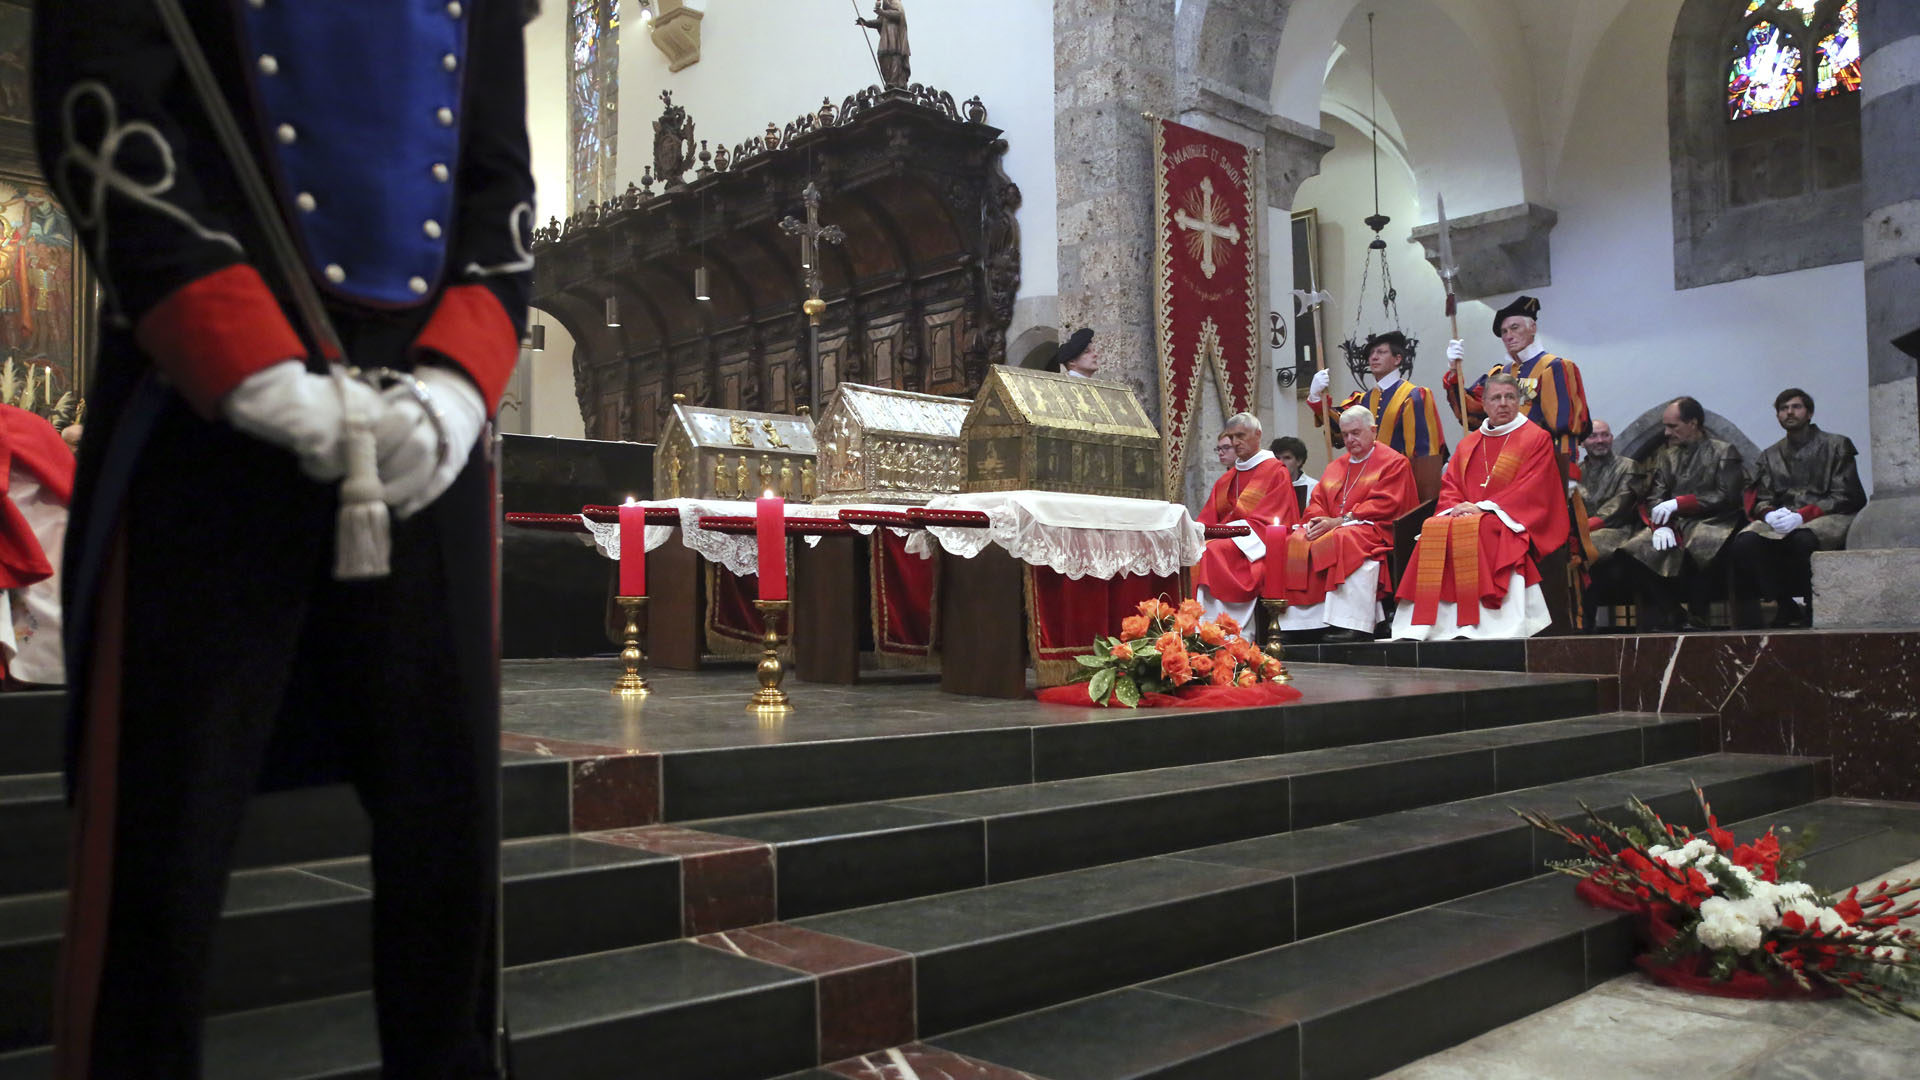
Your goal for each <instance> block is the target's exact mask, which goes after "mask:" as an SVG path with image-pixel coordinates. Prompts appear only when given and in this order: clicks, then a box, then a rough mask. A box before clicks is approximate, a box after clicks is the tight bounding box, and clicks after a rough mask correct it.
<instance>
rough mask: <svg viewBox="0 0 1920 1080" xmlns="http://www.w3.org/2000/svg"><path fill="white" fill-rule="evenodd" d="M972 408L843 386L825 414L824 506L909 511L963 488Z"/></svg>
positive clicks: (929, 397) (947, 400) (931, 397)
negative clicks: (965, 432) (963, 433)
mask: <svg viewBox="0 0 1920 1080" xmlns="http://www.w3.org/2000/svg"><path fill="white" fill-rule="evenodd" d="M972 407H973V403H972V402H970V401H965V400H962V399H960V398H949V397H938V396H935V395H933V394H914V393H909V392H907V391H905V390H889V389H885V388H883V387H878V386H861V385H859V384H858V383H841V384H840V386H839V387H838V388H837V389H835V390H834V392H833V400H832V401H830V402H828V403H827V407H826V409H825V411H823V412H822V413H821V414H820V426H819V428H818V429H817V434H818V435H819V438H820V498H819V501H821V502H829V503H853V502H859V503H910V504H913V505H916V506H917V505H919V504H920V503H923V502H926V501H927V500H928V499H931V498H933V497H934V496H936V495H951V494H953V493H955V492H957V491H959V490H961V488H962V486H963V481H964V479H965V477H964V476H963V471H964V470H963V469H962V466H963V465H964V463H965V459H964V458H963V456H962V455H961V453H960V427H961V425H962V424H963V423H965V422H966V419H967V412H968V410H970V409H971V408H972Z"/></svg>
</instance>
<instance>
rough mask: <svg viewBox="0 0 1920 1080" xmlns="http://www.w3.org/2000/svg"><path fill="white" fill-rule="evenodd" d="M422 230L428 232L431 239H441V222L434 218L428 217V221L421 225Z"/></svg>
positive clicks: (428, 237)
mask: <svg viewBox="0 0 1920 1080" xmlns="http://www.w3.org/2000/svg"><path fill="white" fill-rule="evenodd" d="M420 231H421V232H424V233H426V234H427V239H429V240H438V239H440V223H439V222H437V221H435V220H433V219H432V218H428V219H427V221H426V222H425V223H424V224H422V225H421V226H420Z"/></svg>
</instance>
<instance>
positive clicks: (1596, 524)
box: [1587, 517, 1606, 532]
mask: <svg viewBox="0 0 1920 1080" xmlns="http://www.w3.org/2000/svg"><path fill="white" fill-rule="evenodd" d="M1605 525H1606V522H1604V521H1601V520H1600V519H1599V518H1597V517H1590V518H1588V519H1587V531H1588V532H1592V531H1594V530H1595V529H1598V528H1601V527H1603V526H1605Z"/></svg>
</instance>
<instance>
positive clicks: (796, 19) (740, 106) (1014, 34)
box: [617, 0, 1059, 339]
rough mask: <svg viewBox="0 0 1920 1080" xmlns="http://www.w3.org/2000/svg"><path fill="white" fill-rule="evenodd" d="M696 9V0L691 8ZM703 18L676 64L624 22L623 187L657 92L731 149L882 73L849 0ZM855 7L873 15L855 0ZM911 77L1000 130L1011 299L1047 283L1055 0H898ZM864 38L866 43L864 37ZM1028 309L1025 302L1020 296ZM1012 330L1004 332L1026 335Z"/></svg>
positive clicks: (716, 6) (720, 2) (744, 8)
mask: <svg viewBox="0 0 1920 1080" xmlns="http://www.w3.org/2000/svg"><path fill="white" fill-rule="evenodd" d="M690 6H698V5H690ZM704 6H705V7H706V16H705V18H704V19H702V21H701V24H700V61H699V63H696V64H694V65H692V66H690V67H687V68H685V69H683V70H681V71H678V72H669V71H668V70H667V59H666V57H665V56H664V55H663V54H662V53H661V52H660V50H658V49H656V48H654V47H653V45H652V43H651V42H650V41H648V40H647V38H646V36H645V31H644V27H643V24H641V23H639V22H637V21H635V20H632V19H629V20H628V21H627V22H626V24H625V25H624V26H623V27H622V40H621V42H620V156H619V165H618V169H617V176H618V178H619V183H620V186H621V187H623V188H624V187H625V186H626V184H627V182H628V181H630V180H638V179H639V178H640V172H641V169H642V168H643V167H644V166H645V165H647V164H649V163H650V162H651V160H652V147H653V121H654V120H655V119H657V118H658V117H659V115H660V110H661V104H660V91H662V90H672V91H673V100H674V104H676V105H682V106H685V107H686V109H687V112H688V113H689V114H691V115H692V117H693V120H694V123H695V125H696V128H697V130H696V135H697V136H698V137H700V138H704V139H707V140H708V141H709V145H710V146H717V145H719V144H720V143H721V142H725V143H726V145H727V147H728V148H729V149H731V148H732V147H733V146H734V145H735V144H737V143H741V142H744V141H746V140H747V139H749V138H751V137H753V136H754V135H758V134H760V133H762V132H763V131H765V129H766V126H767V122H768V121H772V122H774V123H775V124H778V125H780V126H782V127H784V126H785V125H786V124H787V122H788V121H791V120H793V119H794V118H795V117H797V116H799V115H800V114H801V113H803V112H806V111H810V110H812V109H817V108H818V107H819V105H820V100H821V99H822V98H823V97H825V98H831V99H832V101H833V104H834V106H835V107H836V108H837V107H838V106H839V105H840V103H841V101H842V100H843V99H845V98H846V97H847V95H849V94H852V93H854V92H855V91H858V90H860V89H861V88H863V87H866V86H870V85H873V84H875V83H878V82H879V81H880V76H879V73H878V72H877V71H876V70H875V68H874V62H873V59H872V57H871V56H870V54H869V53H868V51H867V44H866V43H863V41H862V40H861V34H862V32H861V30H860V28H859V27H856V26H855V25H854V24H853V20H854V14H855V11H854V7H853V6H851V5H849V4H848V3H847V2H846V0H819V2H813V3H802V2H800V0H710V2H709V3H707V4H705V5H704ZM859 7H860V11H859V14H861V15H864V16H871V14H872V7H873V5H872V4H871V3H870V2H869V3H862V4H860V5H859ZM906 9H907V35H908V42H909V44H910V46H911V47H912V50H913V57H912V63H913V81H915V82H918V83H924V84H926V85H928V86H934V87H938V88H939V89H942V90H945V91H947V92H948V93H950V94H952V95H953V97H954V100H955V101H956V102H959V101H965V100H966V99H967V98H970V97H972V96H974V95H975V94H978V95H980V99H981V100H982V101H983V102H985V103H986V106H987V111H988V116H987V122H988V123H990V124H992V125H993V126H995V127H998V128H1000V129H1002V130H1003V131H1005V132H1006V140H1007V146H1008V149H1007V156H1006V159H1005V167H1006V170H1007V175H1008V176H1009V177H1011V178H1012V180H1013V182H1014V183H1016V184H1018V185H1019V186H1020V192H1021V196H1022V204H1021V208H1020V212H1019V221H1020V252H1021V266H1020V292H1019V294H1018V299H1025V298H1028V297H1041V296H1052V295H1054V294H1055V293H1057V292H1058V288H1059V287H1058V279H1059V274H1058V270H1057V268H1056V262H1055V249H1056V247H1057V245H1058V235H1059V230H1058V227H1057V226H1056V224H1055V213H1054V164H1053V4H1052V3H1050V2H1049V0H967V2H965V3H962V2H960V0H908V2H907V4H906ZM867 40H868V41H871V40H872V35H871V32H870V31H869V32H868V35H867ZM1026 307H1029V308H1030V307H1033V305H1026ZM1025 329H1026V327H1025V326H1023V325H1018V324H1016V325H1014V326H1013V327H1011V329H1010V331H1009V334H1008V337H1009V339H1011V338H1013V337H1017V336H1019V334H1020V333H1021V332H1022V331H1023V330H1025Z"/></svg>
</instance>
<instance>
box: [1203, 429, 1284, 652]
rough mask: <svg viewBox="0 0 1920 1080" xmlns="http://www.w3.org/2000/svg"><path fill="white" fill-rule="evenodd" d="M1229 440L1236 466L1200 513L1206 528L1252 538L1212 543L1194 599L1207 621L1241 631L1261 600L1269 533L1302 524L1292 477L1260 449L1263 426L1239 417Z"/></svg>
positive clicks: (1213, 492) (1271, 456) (1271, 453)
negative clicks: (1231, 623) (1223, 619)
mask: <svg viewBox="0 0 1920 1080" xmlns="http://www.w3.org/2000/svg"><path fill="white" fill-rule="evenodd" d="M1225 434H1226V436H1227V437H1228V438H1230V439H1232V440H1233V452H1234V456H1235V458H1236V459H1237V460H1235V461H1234V463H1233V468H1231V469H1228V470H1227V474H1226V475H1225V476H1222V477H1221V478H1220V479H1219V480H1217V481H1215V482H1214V485H1213V491H1212V492H1211V493H1210V494H1209V495H1208V496H1207V505H1206V506H1204V507H1201V509H1200V514H1199V521H1200V523H1201V524H1202V525H1249V526H1252V529H1253V531H1252V534H1251V535H1248V536H1238V537H1234V538H1232V539H1227V540H1210V541H1208V542H1207V551H1206V554H1204V555H1202V556H1200V562H1199V563H1198V564H1196V565H1195V566H1194V568H1193V586H1194V588H1193V593H1194V598H1195V599H1197V600H1199V601H1200V603H1201V605H1202V606H1203V607H1205V608H1206V609H1207V617H1208V618H1214V617H1216V616H1219V615H1220V614H1222V613H1225V614H1227V615H1231V616H1232V617H1233V618H1234V619H1235V620H1237V621H1238V622H1239V623H1240V625H1242V626H1247V625H1251V624H1250V623H1249V621H1248V620H1250V619H1251V618H1252V617H1253V602H1254V600H1256V599H1258V598H1259V596H1260V581H1261V575H1262V574H1264V573H1265V569H1264V566H1265V564H1264V562H1263V560H1264V559H1265V558H1266V554H1267V544H1266V527H1267V526H1268V525H1270V524H1274V523H1278V524H1281V525H1288V526H1291V525H1292V524H1293V523H1294V522H1296V521H1298V520H1299V519H1300V505H1299V504H1298V503H1296V502H1295V501H1294V499H1293V474H1292V473H1289V472H1288V471H1287V467H1286V465H1284V464H1282V463H1281V461H1280V459H1279V458H1276V457H1274V456H1273V452H1272V451H1271V450H1267V449H1266V448H1264V447H1262V446H1261V445H1260V442H1261V440H1260V420H1259V418H1258V417H1255V416H1253V415H1251V414H1249V413H1240V414H1238V415H1236V416H1235V417H1233V419H1231V420H1228V421H1227V429H1226V432H1225Z"/></svg>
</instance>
